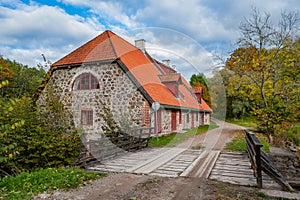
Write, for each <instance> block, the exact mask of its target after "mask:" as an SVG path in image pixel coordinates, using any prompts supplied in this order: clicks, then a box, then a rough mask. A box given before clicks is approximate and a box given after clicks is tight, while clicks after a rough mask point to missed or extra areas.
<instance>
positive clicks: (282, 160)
mask: <svg viewBox="0 0 300 200" xmlns="http://www.w3.org/2000/svg"><path fill="white" fill-rule="evenodd" d="M270 150H271V152H270V153H269V158H270V159H271V160H272V161H273V163H274V164H275V165H276V167H277V168H278V170H279V171H280V172H281V173H282V175H283V176H284V177H285V178H286V179H287V180H288V181H293V180H296V181H298V182H299V183H300V162H299V159H298V157H297V155H296V154H295V153H293V152H291V151H288V150H286V149H281V148H275V147H271V149H270Z"/></svg>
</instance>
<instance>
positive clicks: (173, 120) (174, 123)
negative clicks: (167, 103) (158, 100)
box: [171, 110, 177, 131]
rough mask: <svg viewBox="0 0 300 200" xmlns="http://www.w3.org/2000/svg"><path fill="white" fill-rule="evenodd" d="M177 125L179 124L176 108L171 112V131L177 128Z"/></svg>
mask: <svg viewBox="0 0 300 200" xmlns="http://www.w3.org/2000/svg"><path fill="white" fill-rule="evenodd" d="M176 125H177V123H176V110H172V113H171V131H175V130H177V127H176Z"/></svg>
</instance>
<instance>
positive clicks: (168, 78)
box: [158, 73, 181, 83]
mask: <svg viewBox="0 0 300 200" xmlns="http://www.w3.org/2000/svg"><path fill="white" fill-rule="evenodd" d="M158 77H159V79H160V80H161V82H163V83H164V82H180V79H181V75H180V74H179V73H174V74H163V75H158Z"/></svg>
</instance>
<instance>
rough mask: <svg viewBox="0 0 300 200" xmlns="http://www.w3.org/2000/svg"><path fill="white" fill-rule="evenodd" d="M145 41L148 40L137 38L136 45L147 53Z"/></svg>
mask: <svg viewBox="0 0 300 200" xmlns="http://www.w3.org/2000/svg"><path fill="white" fill-rule="evenodd" d="M145 42H146V41H145V40H144V39H139V40H135V46H136V47H137V48H139V49H140V50H141V51H142V52H143V53H145V51H146V48H145Z"/></svg>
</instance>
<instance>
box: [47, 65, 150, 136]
mask: <svg viewBox="0 0 300 200" xmlns="http://www.w3.org/2000/svg"><path fill="white" fill-rule="evenodd" d="M83 73H91V74H92V75H93V76H95V77H96V78H97V79H98V80H99V83H100V89H92V90H73V88H72V87H73V82H74V81H75V79H76V77H78V76H79V75H80V74H83ZM48 85H55V86H57V87H56V88H57V89H56V91H55V92H56V93H57V94H60V100H61V101H62V103H63V104H64V105H65V106H66V108H67V109H69V110H70V111H71V112H72V113H73V116H74V123H75V126H76V127H80V128H81V129H82V131H83V132H84V133H85V134H86V136H87V138H89V139H92V138H99V137H101V134H102V128H101V126H102V125H103V123H104V122H103V120H102V119H101V117H100V114H101V113H103V105H102V103H103V104H104V105H105V106H106V107H107V108H109V109H110V111H111V112H112V114H113V116H114V118H115V120H116V121H117V122H118V123H119V124H122V122H121V120H127V122H128V123H130V125H131V126H132V127H144V126H146V125H147V122H146V121H145V120H144V119H146V118H147V117H145V116H147V115H150V110H145V109H143V107H145V105H147V103H148V102H147V101H146V99H145V98H144V96H143V95H142V94H141V93H140V92H139V91H138V89H137V87H136V86H135V85H134V84H133V82H132V81H131V80H130V79H129V78H128V76H127V75H126V74H125V73H124V71H123V70H122V69H121V68H120V67H119V66H118V65H117V64H116V63H109V64H100V63H94V64H89V65H87V64H85V65H82V66H79V67H72V68H69V69H57V70H55V71H54V72H53V74H52V76H51V78H50V80H49V82H48ZM81 110H92V111H93V121H94V122H93V125H92V126H89V125H85V126H82V125H81V122H80V119H81V116H80V115H81ZM127 122H125V123H127ZM123 123H124V122H123ZM148 123H149V122H148Z"/></svg>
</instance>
